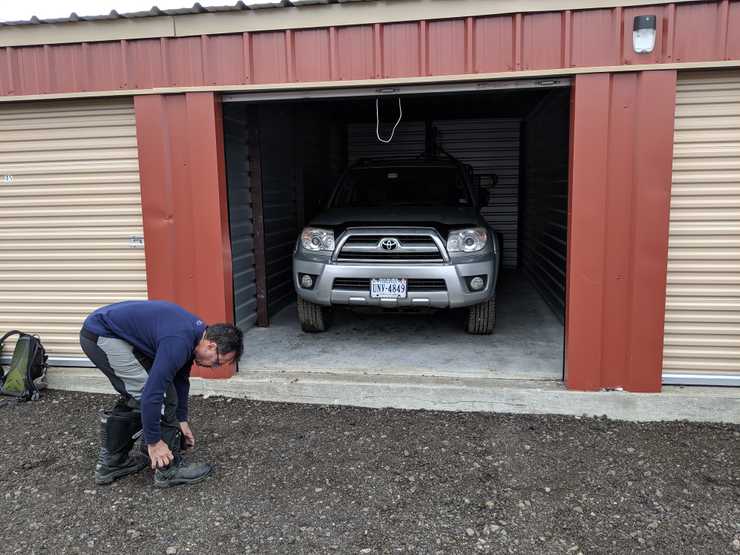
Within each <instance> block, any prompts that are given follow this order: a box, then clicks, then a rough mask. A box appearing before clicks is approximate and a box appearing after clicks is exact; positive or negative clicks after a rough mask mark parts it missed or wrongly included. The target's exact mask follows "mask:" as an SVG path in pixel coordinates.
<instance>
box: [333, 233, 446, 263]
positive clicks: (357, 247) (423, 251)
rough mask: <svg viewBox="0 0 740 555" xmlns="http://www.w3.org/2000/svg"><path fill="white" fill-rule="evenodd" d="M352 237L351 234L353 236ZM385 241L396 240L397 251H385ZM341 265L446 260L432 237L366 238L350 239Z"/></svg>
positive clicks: (405, 235) (409, 235) (339, 255)
mask: <svg viewBox="0 0 740 555" xmlns="http://www.w3.org/2000/svg"><path fill="white" fill-rule="evenodd" d="M350 233H351V232H350ZM384 239H392V240H395V241H396V243H395V247H394V248H391V249H387V248H383V246H382V245H381V242H382V241H383V240H384ZM337 261H338V262H362V261H369V262H375V261H379V262H390V263H398V262H417V263H418V262H444V257H443V255H442V253H441V252H440V249H439V247H438V246H437V243H436V241H435V240H434V238H433V237H432V236H431V235H426V234H423V233H420V234H416V235H411V234H403V233H401V234H398V235H394V234H392V233H391V234H388V235H380V234H362V233H357V234H354V235H350V236H349V237H348V238H347V240H346V241H345V242H344V243H343V244H342V248H341V250H340V251H339V254H338V256H337Z"/></svg>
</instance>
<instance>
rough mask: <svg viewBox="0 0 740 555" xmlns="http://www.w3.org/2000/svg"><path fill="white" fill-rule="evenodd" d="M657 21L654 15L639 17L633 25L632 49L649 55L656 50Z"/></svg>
mask: <svg viewBox="0 0 740 555" xmlns="http://www.w3.org/2000/svg"><path fill="white" fill-rule="evenodd" d="M656 20H657V18H656V17H655V16H654V15H638V16H635V21H634V23H633V25H632V48H634V50H635V52H637V53H638V54H647V53H649V52H652V51H653V48H655V34H656Z"/></svg>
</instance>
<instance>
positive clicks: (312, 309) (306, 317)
mask: <svg viewBox="0 0 740 555" xmlns="http://www.w3.org/2000/svg"><path fill="white" fill-rule="evenodd" d="M330 315H331V309H330V308H329V307H325V306H321V305H319V304H316V303H312V302H310V301H306V300H304V299H302V298H301V297H298V320H299V321H300V323H301V329H302V330H303V331H305V332H306V333H320V332H322V331H326V330H327V329H328V328H329V318H330Z"/></svg>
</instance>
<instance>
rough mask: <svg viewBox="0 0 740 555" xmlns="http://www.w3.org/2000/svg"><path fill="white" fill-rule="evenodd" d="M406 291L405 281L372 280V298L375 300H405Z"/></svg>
mask: <svg viewBox="0 0 740 555" xmlns="http://www.w3.org/2000/svg"><path fill="white" fill-rule="evenodd" d="M406 289H407V287H406V280H405V279H388V278H380V279H371V280H370V296H371V297H373V298H375V299H405V298H406Z"/></svg>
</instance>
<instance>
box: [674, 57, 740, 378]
mask: <svg viewBox="0 0 740 555" xmlns="http://www.w3.org/2000/svg"><path fill="white" fill-rule="evenodd" d="M675 129H676V130H675V140H674V143H675V144H674V157H673V187H672V191H671V223H670V239H669V249H668V283H667V297H666V321H665V341H664V350H663V372H664V381H668V382H670V383H697V382H701V383H719V382H720V381H721V380H722V378H725V381H728V382H734V383H735V384H737V385H740V71H736V70H735V71H732V72H712V73H704V74H691V73H687V74H683V75H680V76H679V79H678V86H677V97H676V124H675ZM666 374H668V375H669V376H670V377H669V378H667V377H666ZM712 376H715V377H716V378H715V379H713V378H712Z"/></svg>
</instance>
